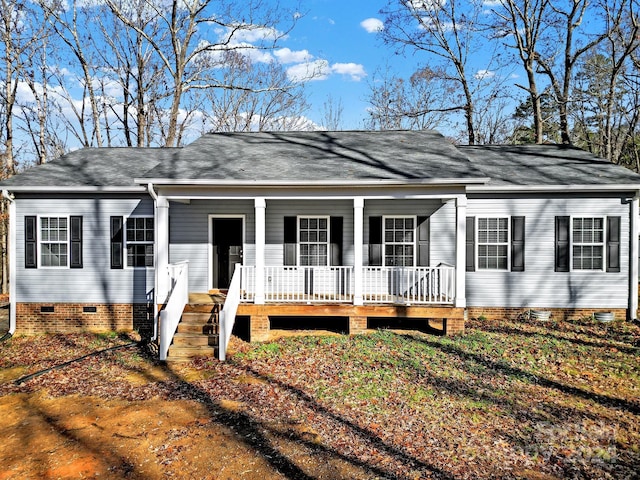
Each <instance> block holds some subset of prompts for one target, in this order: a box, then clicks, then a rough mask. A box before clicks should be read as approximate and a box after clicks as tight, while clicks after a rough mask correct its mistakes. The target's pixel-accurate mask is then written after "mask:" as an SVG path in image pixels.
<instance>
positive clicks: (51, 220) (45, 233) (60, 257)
mask: <svg viewBox="0 0 640 480" xmlns="http://www.w3.org/2000/svg"><path fill="white" fill-rule="evenodd" d="M68 264H69V219H68V218H67V217H40V266H42V267H66V266H68Z"/></svg>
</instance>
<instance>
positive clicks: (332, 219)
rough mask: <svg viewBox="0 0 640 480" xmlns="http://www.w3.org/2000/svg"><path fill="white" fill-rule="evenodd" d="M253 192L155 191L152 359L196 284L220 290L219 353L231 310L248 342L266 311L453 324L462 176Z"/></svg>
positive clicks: (461, 281) (360, 321) (461, 295)
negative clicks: (453, 180) (435, 181)
mask: <svg viewBox="0 0 640 480" xmlns="http://www.w3.org/2000/svg"><path fill="white" fill-rule="evenodd" d="M254 190H255V189H251V190H250V191H247V192H244V193H245V194H247V195H251V196H252V198H246V197H245V196H244V195H242V196H241V197H240V198H238V196H228V195H229V192H226V195H223V193H224V192H220V191H218V192H217V194H213V193H212V191H211V190H209V189H207V190H205V189H196V190H189V189H184V188H181V189H178V188H176V187H174V186H172V187H165V188H161V189H159V190H158V193H157V199H156V218H157V222H156V225H157V234H156V239H157V241H156V245H157V257H156V258H157V290H156V292H157V295H158V296H157V299H158V302H157V303H158V307H159V310H160V312H161V313H160V332H161V340H162V338H163V337H164V339H165V341H164V342H162V341H161V343H163V344H164V347H163V348H161V358H162V352H163V350H164V348H165V347H166V348H168V345H169V344H170V343H171V341H172V339H173V335H174V334H175V331H176V328H177V325H178V323H179V322H180V319H181V316H182V313H183V311H184V308H185V305H187V304H188V293H189V292H197V291H211V290H222V291H225V292H226V293H227V295H226V299H225V302H224V305H223V306H222V305H221V309H220V312H219V324H220V327H219V330H220V342H219V357H220V358H221V359H223V358H224V356H225V352H226V345H227V342H228V339H229V337H230V335H231V331H232V329H233V324H234V319H235V317H236V315H242V316H247V317H249V318H250V331H251V339H252V340H263V339H265V338H266V334H265V332H268V330H269V318H270V317H307V318H313V317H322V316H324V317H342V318H345V319H348V325H349V332H350V333H360V332H362V331H364V330H366V328H367V321H368V319H370V318H377V317H383V318H410V319H415V320H416V321H419V320H425V321H426V320H427V319H432V320H436V321H440V322H441V323H442V325H443V329H444V331H445V332H446V333H457V332H459V331H461V330H462V329H463V326H464V321H463V317H464V308H465V306H466V301H465V273H464V270H465V248H466V217H465V213H466V194H465V188H464V186H460V185H455V186H449V187H447V188H446V189H445V188H434V187H429V188H425V187H416V186H412V187H411V188H404V189H402V191H401V193H398V191H397V190H398V189H397V186H396V188H394V189H389V190H388V189H385V188H378V189H376V190H371V191H367V192H366V193H367V195H364V193H365V192H362V193H363V195H360V196H351V197H345V195H344V193H343V191H342V190H341V189H332V188H325V189H322V191H314V192H313V193H311V194H310V193H309V191H308V189H306V190H305V192H304V193H303V192H301V191H299V190H297V189H292V190H293V191H288V192H287V194H288V195H286V196H285V197H284V198H283V196H278V197H267V196H256V195H255V194H256V193H257V192H256V191H254ZM392 191H393V192H394V193H393V195H392ZM263 193H264V192H263ZM221 219H222V220H221ZM222 227H224V228H225V229H226V228H233V229H237V232H236V233H228V230H225V231H224V233H221V232H222ZM314 229H315V230H314ZM205 234H206V235H205ZM200 238H202V239H203V240H200ZM205 238H206V240H204V239H205ZM225 242H228V243H229V244H227V243H225ZM221 252H223V253H222V254H221ZM225 252H229V253H228V254H226V253H225ZM231 253H233V257H232V255H231ZM225 254H226V256H225ZM223 260H224V261H223ZM224 262H226V263H224ZM226 271H228V272H229V273H228V274H226V277H225V272H226ZM216 282H217V283H216ZM180 292H182V293H180Z"/></svg>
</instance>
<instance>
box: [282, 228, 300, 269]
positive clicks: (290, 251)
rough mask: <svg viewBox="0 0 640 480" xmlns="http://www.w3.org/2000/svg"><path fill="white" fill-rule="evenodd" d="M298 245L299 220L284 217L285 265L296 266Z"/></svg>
mask: <svg viewBox="0 0 640 480" xmlns="http://www.w3.org/2000/svg"><path fill="white" fill-rule="evenodd" d="M296 243H298V218H297V217H284V258H283V260H284V261H283V264H284V265H295V264H296V263H297V260H296Z"/></svg>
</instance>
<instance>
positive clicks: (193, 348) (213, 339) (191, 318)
mask: <svg viewBox="0 0 640 480" xmlns="http://www.w3.org/2000/svg"><path fill="white" fill-rule="evenodd" d="M196 300H197V299H196ZM204 300H205V301H204V302H202V303H190V304H188V305H187V306H186V307H185V309H184V311H183V312H182V317H181V318H180V323H178V328H177V330H176V334H175V335H174V337H173V342H172V343H171V345H170V346H169V352H168V353H167V361H171V362H177V361H188V360H189V359H190V358H192V357H196V356H203V355H204V356H217V353H218V342H219V333H220V325H219V318H220V317H219V315H220V310H221V309H222V305H221V304H219V303H213V302H206V300H207V298H206V297H205V298H204Z"/></svg>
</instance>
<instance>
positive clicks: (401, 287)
mask: <svg viewBox="0 0 640 480" xmlns="http://www.w3.org/2000/svg"><path fill="white" fill-rule="evenodd" d="M455 273H456V270H455V268H454V267H451V266H448V265H438V266H437V267H364V274H363V292H362V297H363V301H364V302H365V303H396V304H398V303H399V304H405V305H406V304H421V305H424V304H452V303H454V300H455Z"/></svg>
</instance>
